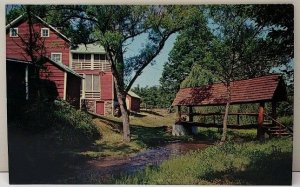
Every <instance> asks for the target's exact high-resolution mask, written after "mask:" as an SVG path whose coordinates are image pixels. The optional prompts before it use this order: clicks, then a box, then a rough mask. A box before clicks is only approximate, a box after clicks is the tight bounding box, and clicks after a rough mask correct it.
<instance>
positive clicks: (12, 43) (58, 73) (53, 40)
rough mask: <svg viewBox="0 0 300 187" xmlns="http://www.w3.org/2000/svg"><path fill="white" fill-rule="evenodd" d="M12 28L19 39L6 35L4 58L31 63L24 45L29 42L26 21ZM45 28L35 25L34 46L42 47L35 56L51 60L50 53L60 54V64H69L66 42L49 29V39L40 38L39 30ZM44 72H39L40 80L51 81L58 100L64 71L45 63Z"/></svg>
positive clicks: (62, 90) (60, 96) (62, 85)
mask: <svg viewBox="0 0 300 187" xmlns="http://www.w3.org/2000/svg"><path fill="white" fill-rule="evenodd" d="M14 27H17V28H18V32H19V37H10V36H9V32H8V31H7V33H6V58H12V59H18V60H26V61H32V59H31V57H30V56H29V55H27V53H26V52H25V50H26V48H25V43H24V42H23V41H22V40H24V41H25V42H27V43H28V41H29V25H28V23H27V21H24V22H21V23H19V25H16V26H14ZM45 27H46V26H45V25H43V24H41V23H35V24H34V25H33V30H34V32H35V33H36V34H37V36H39V37H37V42H36V44H37V45H38V46H40V47H42V49H41V50H38V51H37V52H36V53H35V55H36V56H37V57H40V56H41V55H43V56H47V57H49V58H51V53H61V54H62V63H63V64H65V65H68V64H69V56H70V55H69V54H70V48H69V47H70V45H69V43H68V42H67V41H65V40H64V39H62V38H61V37H60V36H58V35H57V33H56V32H54V31H53V30H51V29H49V37H40V34H41V33H40V31H41V28H45ZM44 66H45V69H46V70H41V72H40V77H41V79H46V80H50V81H53V82H54V83H55V86H56V88H57V92H58V95H59V98H61V99H62V98H63V96H64V76H65V75H64V71H63V70H61V69H59V68H57V67H56V66H54V65H53V64H51V63H49V62H47V63H46V64H44Z"/></svg>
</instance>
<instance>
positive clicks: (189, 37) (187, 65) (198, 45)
mask: <svg viewBox="0 0 300 187" xmlns="http://www.w3.org/2000/svg"><path fill="white" fill-rule="evenodd" d="M204 11H205V7H201V6H198V7H197V17H196V18H194V19H193V20H191V22H192V24H191V25H189V26H187V28H185V29H184V30H182V31H181V32H179V36H178V37H177V39H176V42H175V44H174V47H173V49H172V50H171V52H170V54H169V59H168V62H166V64H165V65H164V69H163V73H162V77H161V78H160V84H161V85H162V89H164V92H165V93H166V99H167V100H168V102H169V105H171V103H172V101H173V99H174V98H175V94H176V93H177V91H178V90H179V88H180V84H181V82H182V81H183V80H184V79H185V78H186V77H187V76H188V74H189V72H190V71H191V67H192V66H193V64H194V63H195V62H196V61H201V60H202V58H204V56H205V53H206V51H209V50H210V41H211V37H212V33H211V32H210V30H209V28H208V25H207V24H208V20H207V17H206V16H205V13H204Z"/></svg>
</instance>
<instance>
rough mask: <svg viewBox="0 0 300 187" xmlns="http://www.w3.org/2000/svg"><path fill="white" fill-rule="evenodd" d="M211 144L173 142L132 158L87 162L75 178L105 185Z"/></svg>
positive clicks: (204, 142)
mask: <svg viewBox="0 0 300 187" xmlns="http://www.w3.org/2000/svg"><path fill="white" fill-rule="evenodd" d="M212 144H213V142H209V141H193V142H175V143H169V144H166V145H163V146H157V147H152V148H149V149H147V150H145V151H142V152H140V153H137V154H135V155H133V156H127V157H121V158H109V157H108V158H100V159H95V160H88V161H87V162H86V164H85V166H84V167H83V168H82V167H81V168H80V171H77V173H78V174H77V177H76V178H77V180H78V179H79V180H80V181H81V182H83V183H91V182H93V180H94V179H95V180H97V181H94V183H99V182H101V183H102V184H107V183H109V181H110V180H111V179H112V178H113V177H114V178H115V177H118V176H120V175H122V174H123V175H124V174H133V173H134V172H137V171H139V170H142V169H144V168H145V167H146V166H153V165H159V164H160V163H161V162H163V161H164V160H167V159H169V158H170V157H172V156H177V155H183V154H185V153H187V152H189V151H194V150H201V149H205V148H206V147H208V146H209V145H212ZM75 180H76V179H75ZM85 180H87V181H85Z"/></svg>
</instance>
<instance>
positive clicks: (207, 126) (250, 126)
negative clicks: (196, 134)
mask: <svg viewBox="0 0 300 187" xmlns="http://www.w3.org/2000/svg"><path fill="white" fill-rule="evenodd" d="M180 124H181V125H184V126H197V127H206V128H222V127H223V126H222V124H220V125H218V124H213V123H199V122H187V121H182V122H180ZM227 128H229V129H256V128H257V124H248V125H227Z"/></svg>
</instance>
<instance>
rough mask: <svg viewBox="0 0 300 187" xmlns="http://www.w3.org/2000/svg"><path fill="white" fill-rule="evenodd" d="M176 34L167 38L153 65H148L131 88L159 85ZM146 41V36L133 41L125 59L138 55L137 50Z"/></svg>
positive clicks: (128, 47)
mask: <svg viewBox="0 0 300 187" xmlns="http://www.w3.org/2000/svg"><path fill="white" fill-rule="evenodd" d="M177 36H178V34H173V35H171V36H170V38H168V40H167V41H166V43H165V46H164V47H163V49H162V50H161V52H160V53H159V55H158V56H156V58H155V59H154V62H155V63H154V64H153V65H151V64H149V65H148V66H147V67H146V68H145V69H144V71H143V72H142V74H141V75H140V76H139V77H138V78H137V79H136V81H135V82H134V84H133V85H132V88H134V87H136V86H137V85H139V86H140V87H145V86H155V85H160V84H159V79H160V77H161V75H162V72H163V68H164V67H163V66H164V64H165V63H166V62H167V61H168V57H169V53H170V51H171V50H172V48H173V46H174V43H175V40H176V37H177ZM146 40H147V35H140V36H138V37H136V38H135V39H134V41H133V42H132V43H130V44H129V45H128V46H127V51H126V53H125V57H130V56H133V55H135V54H138V52H139V50H140V49H141V48H142V47H143V46H144V44H145V41H146Z"/></svg>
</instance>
